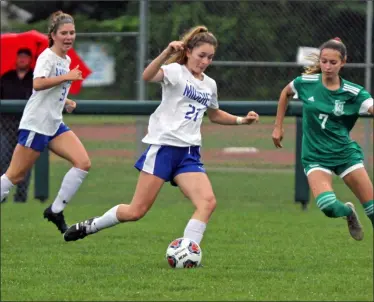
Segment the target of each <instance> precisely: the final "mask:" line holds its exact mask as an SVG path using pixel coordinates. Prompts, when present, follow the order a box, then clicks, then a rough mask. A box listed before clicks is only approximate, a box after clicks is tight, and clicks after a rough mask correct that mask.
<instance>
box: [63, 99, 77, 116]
mask: <svg viewBox="0 0 374 302" xmlns="http://www.w3.org/2000/svg"><path fill="white" fill-rule="evenodd" d="M76 107H77V103H76V102H74V101H73V100H70V99H66V102H65V110H66V112H67V113H72V112H73V110H74V109H75V108H76Z"/></svg>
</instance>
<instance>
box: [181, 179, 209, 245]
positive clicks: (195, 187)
mask: <svg viewBox="0 0 374 302" xmlns="http://www.w3.org/2000/svg"><path fill="white" fill-rule="evenodd" d="M174 181H175V183H177V184H178V186H179V188H180V190H181V191H182V192H183V194H184V195H185V196H186V197H187V198H189V199H190V200H191V201H192V203H193V204H194V206H195V208H196V210H195V212H194V213H193V215H192V217H191V219H190V221H189V222H188V224H187V226H186V228H185V230H184V235H183V237H186V238H189V239H192V240H194V241H196V242H197V243H198V244H200V242H201V240H202V238H203V234H204V232H205V229H206V225H207V223H208V221H209V218H210V216H211V215H212V213H213V211H214V209H215V208H216V198H215V196H214V193H213V188H212V185H211V183H210V180H209V178H208V176H207V175H206V174H205V173H203V172H187V173H181V174H178V175H177V176H176V177H175V178H174Z"/></svg>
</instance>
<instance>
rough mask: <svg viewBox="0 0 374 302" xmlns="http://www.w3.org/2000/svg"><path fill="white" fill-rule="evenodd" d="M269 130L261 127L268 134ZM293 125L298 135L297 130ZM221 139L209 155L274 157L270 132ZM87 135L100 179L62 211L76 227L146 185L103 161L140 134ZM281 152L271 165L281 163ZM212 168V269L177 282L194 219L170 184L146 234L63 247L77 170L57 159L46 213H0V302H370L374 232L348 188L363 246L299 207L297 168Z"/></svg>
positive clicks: (340, 190) (119, 234) (96, 121)
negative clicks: (170, 258)
mask: <svg viewBox="0 0 374 302" xmlns="http://www.w3.org/2000/svg"><path fill="white" fill-rule="evenodd" d="M65 121H66V123H67V124H68V125H70V126H72V127H75V129H77V130H78V129H79V127H80V126H90V127H91V126H93V127H103V126H105V125H115V126H116V125H118V124H119V125H121V126H122V127H123V128H124V129H125V130H129V129H128V128H129V127H131V125H133V123H134V121H135V118H123V117H101V116H95V117H93V116H87V117H85V116H81V117H76V116H70V117H67V118H65ZM272 122H273V119H272V118H265V119H263V120H262V123H263V124H265V125H271V124H272ZM286 124H287V125H289V126H290V127H291V126H292V120H290V119H288V120H286ZM117 128H118V127H117ZM113 129H114V128H113ZM222 129H223V128H214V129H210V130H209V129H207V130H206V131H207V133H206V136H205V138H206V142H205V147H206V148H208V149H209V148H216V149H217V150H220V148H222V147H224V146H248V145H249V146H255V147H257V148H259V149H260V151H261V152H264V151H269V150H270V151H271V152H273V151H274V147H273V146H272V145H271V128H267V126H266V127H264V128H258V129H257V130H256V128H245V127H238V128H235V129H248V133H247V132H245V131H243V130H240V131H241V132H232V130H231V129H234V128H230V127H227V128H225V129H227V131H226V132H223V131H222ZM269 129H270V130H269ZM290 129H291V128H290ZM81 130H82V129H81ZM86 130H87V129H86ZM117 130H118V129H117ZM117 130H116V131H117ZM208 130H209V131H208ZM90 131H91V132H94V135H92V133H90ZM113 131H114V130H113ZM235 131H237V130H235ZM81 134H82V136H81V138H82V141H83V143H84V144H85V146H86V148H87V149H88V151H89V153H90V156H91V159H92V169H91V171H90V173H89V176H88V177H87V179H86V181H85V182H84V184H83V185H82V187H81V189H80V191H79V192H78V194H77V195H76V196H75V197H74V199H73V200H72V201H71V202H70V204H69V205H68V206H67V208H66V210H65V217H66V219H67V222H68V223H70V224H72V223H75V222H78V221H81V220H83V219H86V218H90V217H92V216H97V215H101V214H103V213H104V212H105V211H106V210H108V209H109V208H111V207H113V206H114V205H116V204H118V203H122V202H129V201H130V200H131V198H132V194H133V190H134V188H135V184H136V180H137V176H138V173H137V171H136V170H135V169H134V168H132V165H133V162H134V159H133V158H131V156H127V157H126V156H124V155H121V153H119V155H113V154H112V155H110V153H105V152H108V151H121V150H131V151H135V149H136V148H135V145H134V141H135V134H134V133H132V132H131V131H130V132H126V133H125V131H124V132H123V133H122V134H121V133H119V135H118V138H116V137H115V136H114V137H109V136H110V135H113V133H108V137H106V136H99V132H95V129H92V128H91V130H89V131H88V133H86V134H87V136H84V135H83V134H84V133H83V132H82V133H81ZM358 134H359V131H358ZM294 137H295V135H294V133H292V131H291V130H290V131H289V135H288V136H287V138H286V139H285V149H286V151H287V152H289V153H292V152H294V143H295V141H294ZM243 138H244V139H243ZM100 152H101V153H100ZM274 152H275V153H271V154H270V157H271V156H273V157H277V156H278V154H279V153H276V151H274ZM272 154H274V155H272ZM218 159H220V158H218ZM204 161H205V160H204ZM206 163H207V165H206V167H207V170H208V174H209V176H210V179H211V182H212V184H213V188H214V190H215V194H216V197H217V201H218V207H217V210H216V212H215V213H214V215H213V217H212V220H211V222H210V223H209V225H208V228H207V231H206V233H205V236H204V239H203V241H202V244H201V247H202V250H203V265H204V267H203V268H198V269H192V270H173V269H171V268H169V267H168V264H167V262H166V260H165V259H164V256H165V252H166V248H167V245H168V244H169V242H170V241H172V240H173V239H175V238H177V237H181V236H182V235H183V230H184V227H185V225H186V223H187V221H188V220H189V218H190V216H191V214H192V212H193V207H192V205H191V203H190V202H189V201H188V200H187V199H186V198H184V197H183V195H182V194H181V193H180V192H179V190H178V189H177V188H174V187H171V186H170V185H169V184H166V185H165V186H164V188H163V190H162V191H161V193H160V195H159V198H158V200H157V201H156V203H155V205H154V206H153V208H152V209H151V211H150V212H149V213H148V215H146V216H145V218H143V219H142V220H140V221H138V222H135V223H127V224H123V225H119V226H116V227H114V228H112V229H107V230H104V231H102V232H100V233H98V234H95V235H93V236H89V237H88V238H86V239H84V240H80V241H77V242H70V243H66V242H64V241H63V238H62V235H61V234H59V233H58V231H57V229H56V227H55V226H54V225H52V224H51V223H49V222H47V221H46V220H43V219H42V213H43V210H44V209H45V208H46V207H47V205H49V204H50V203H51V202H52V201H53V198H54V197H55V194H56V193H57V191H58V189H59V186H60V184H61V181H62V178H63V177H64V175H65V173H66V172H67V171H68V169H69V165H68V164H67V163H65V162H64V161H62V160H56V158H55V157H52V158H51V168H50V177H51V178H50V179H51V180H50V199H49V200H48V202H47V203H45V204H41V203H40V202H39V201H37V200H32V199H31V200H29V202H28V203H26V204H16V203H13V202H12V196H10V198H9V200H8V201H7V202H6V203H4V204H2V205H1V299H0V300H1V301H155V300H159V301H161V300H162V301H192V300H193V301H234V300H242V301H243V300H245V301H249V300H251V301H270V300H271V301H295V300H297V301H373V229H372V226H371V223H370V221H369V220H368V218H366V217H365V215H364V211H363V209H362V207H361V206H360V205H359V204H358V202H357V201H356V199H355V198H354V196H353V194H352V193H351V192H350V191H349V190H348V189H347V188H346V187H345V186H344V184H343V182H342V181H341V180H339V179H337V178H336V179H335V181H334V187H335V189H336V194H337V196H338V198H339V199H341V200H343V201H353V202H355V204H356V205H357V211H358V213H359V215H360V217H361V221H362V223H363V224H364V228H365V238H364V240H363V241H361V242H356V241H354V240H353V239H352V238H351V237H350V236H349V234H348V230H347V226H346V222H345V221H344V220H343V219H328V218H326V217H325V216H324V215H323V214H322V213H321V212H320V211H319V210H318V209H317V207H316V205H315V203H314V201H313V200H311V204H310V206H309V208H308V210H307V211H302V210H301V207H300V205H299V204H295V203H294V200H293V198H294V182H295V180H294V173H293V170H290V169H289V168H290V167H291V168H293V164H294V163H293V162H292V161H291V162H287V163H286V162H285V163H281V164H280V165H279V167H280V168H278V167H276V168H277V169H276V170H274V167H275V166H273V167H272V169H268V168H271V164H269V163H266V162H261V161H259V160H258V161H254V162H253V161H252V162H247V163H244V158H237V159H234V158H230V157H227V158H225V159H224V160H222V161H219V160H217V159H215V160H211V161H208V160H207V161H206ZM248 167H256V168H257V167H258V168H260V169H259V170H258V171H254V170H253V169H248V170H246V169H247V168H248ZM210 168H211V170H210ZM238 168H241V169H238ZM266 169H268V170H266ZM31 188H32V187H31ZM30 196H33V192H32V190H31V192H30Z"/></svg>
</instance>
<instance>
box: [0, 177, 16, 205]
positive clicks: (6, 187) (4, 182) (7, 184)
mask: <svg viewBox="0 0 374 302" xmlns="http://www.w3.org/2000/svg"><path fill="white" fill-rule="evenodd" d="M13 186H14V184H12V182H11V181H10V180H9V178H8V176H6V175H5V174H3V175H2V176H1V183H0V189H1V195H0V203H1V202H3V201H4V199H5V198H6V197H7V196H8V195H9V192H10V189H11V188H13Z"/></svg>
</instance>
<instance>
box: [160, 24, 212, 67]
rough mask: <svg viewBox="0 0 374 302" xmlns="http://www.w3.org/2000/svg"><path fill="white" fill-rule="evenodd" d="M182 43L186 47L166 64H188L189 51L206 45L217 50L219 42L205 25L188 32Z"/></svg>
mask: <svg viewBox="0 0 374 302" xmlns="http://www.w3.org/2000/svg"><path fill="white" fill-rule="evenodd" d="M181 41H182V42H183V44H184V45H185V47H184V49H183V50H180V51H178V52H176V53H174V54H173V55H172V56H171V57H170V58H169V59H168V60H167V61H166V64H170V63H175V62H176V63H179V64H182V65H183V64H186V63H187V59H188V58H187V50H190V51H192V49H194V48H195V47H198V46H200V45H202V44H204V43H208V44H210V45H213V46H214V48H217V46H218V42H217V39H216V37H215V36H214V35H213V34H212V33H211V32H209V31H208V28H206V27H205V26H203V25H199V26H195V27H193V28H191V29H190V30H189V31H188V32H186V33H185V34H184V35H183V36H182V38H181Z"/></svg>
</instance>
